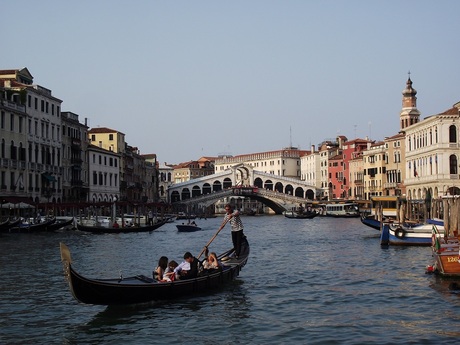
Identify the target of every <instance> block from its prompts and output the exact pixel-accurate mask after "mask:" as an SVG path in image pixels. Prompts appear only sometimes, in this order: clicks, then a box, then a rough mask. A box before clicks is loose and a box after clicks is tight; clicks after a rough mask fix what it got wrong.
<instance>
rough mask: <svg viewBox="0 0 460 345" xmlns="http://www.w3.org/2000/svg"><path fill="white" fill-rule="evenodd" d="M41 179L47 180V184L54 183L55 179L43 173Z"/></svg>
mask: <svg viewBox="0 0 460 345" xmlns="http://www.w3.org/2000/svg"><path fill="white" fill-rule="evenodd" d="M42 177H43V178H44V179H47V180H48V181H49V182H56V178H55V177H54V176H53V175H50V174H47V173H43V174H42Z"/></svg>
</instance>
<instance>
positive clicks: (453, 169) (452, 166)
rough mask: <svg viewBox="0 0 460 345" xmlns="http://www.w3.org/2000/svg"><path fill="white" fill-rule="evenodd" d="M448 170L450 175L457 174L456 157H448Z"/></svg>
mask: <svg viewBox="0 0 460 345" xmlns="http://www.w3.org/2000/svg"><path fill="white" fill-rule="evenodd" d="M449 168H450V174H451V175H455V174H457V156H456V155H450V157H449Z"/></svg>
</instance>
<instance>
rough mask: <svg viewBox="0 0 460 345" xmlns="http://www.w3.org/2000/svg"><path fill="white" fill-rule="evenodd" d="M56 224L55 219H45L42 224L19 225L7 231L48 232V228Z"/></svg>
mask: <svg viewBox="0 0 460 345" xmlns="http://www.w3.org/2000/svg"><path fill="white" fill-rule="evenodd" d="M55 222H56V218H55V217H53V218H49V219H45V220H43V221H42V222H39V223H35V224H31V223H19V224H17V225H16V226H14V227H11V228H10V229H9V231H10V232H42V231H48V227H49V226H50V225H52V224H54V223H55Z"/></svg>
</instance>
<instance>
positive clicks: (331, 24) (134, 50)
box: [0, 0, 460, 163]
mask: <svg viewBox="0 0 460 345" xmlns="http://www.w3.org/2000/svg"><path fill="white" fill-rule="evenodd" d="M1 8H2V19H1V21H0V30H1V33H2V35H1V36H2V38H1V53H0V69H14V68H22V67H27V68H28V69H29V70H30V72H31V73H32V75H33V76H34V78H35V79H34V81H35V83H37V84H40V85H42V86H44V87H47V88H50V89H51V90H52V91H53V95H54V96H56V97H58V98H60V99H62V100H63V105H62V110H64V111H72V112H74V113H77V114H79V115H80V118H81V122H83V121H84V118H85V117H87V118H88V121H89V125H90V126H91V127H98V126H100V127H110V128H113V129H116V130H119V131H121V132H123V133H125V134H126V140H127V142H128V143H129V144H130V145H132V146H137V147H139V148H140V150H141V153H145V154H146V153H156V154H157V155H158V159H159V160H160V161H162V162H165V161H166V162H168V163H180V162H184V161H188V160H192V159H198V158H199V157H201V156H216V155H218V154H222V153H231V154H233V155H238V154H244V153H252V152H261V151H269V150H277V149H281V148H283V147H286V146H289V145H290V144H291V143H292V145H294V146H298V147H300V148H301V149H309V148H310V145H311V144H315V145H317V144H318V143H320V142H321V141H323V140H324V139H326V138H335V137H336V136H337V135H338V134H340V135H345V136H347V137H348V138H349V139H353V138H355V137H360V138H363V137H365V136H370V137H371V139H375V140H381V139H383V138H384V137H385V136H391V135H394V134H396V133H397V132H398V130H399V122H398V117H399V112H400V110H401V100H402V95H401V91H402V90H403V89H404V87H405V83H406V80H407V76H408V75H407V72H408V71H409V70H410V71H411V79H412V81H413V83H414V84H413V86H414V88H415V89H416V90H417V91H418V94H417V96H418V104H417V105H418V108H419V110H420V111H421V112H422V117H425V116H429V115H433V114H436V113H440V112H442V111H444V110H446V109H448V108H450V107H451V106H452V105H453V104H454V103H456V102H458V101H460V92H459V85H460V84H459V81H460V68H459V61H460V44H459V43H460V42H459V41H460V20H459V19H458V14H459V13H460V1H457V0H452V1H431V0H430V1H423V0H417V1H415V0H413V1H411V0H404V1H402V0H401V1H399V0H398V1H396V0H394V1H392V0H389V1H369V0H363V1H353V0H347V1H338V0H337V1H329V0H321V1H320V0H317V1H289V0H285V1H267V0H265V1H235V0H233V1H190V0H188V1H153V0H151V1H147V0H146V1H113V0H112V1H82V0H80V1H73V2H69V1H45V0H40V1H3V2H2V4H1Z"/></svg>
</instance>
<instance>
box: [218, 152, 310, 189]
mask: <svg viewBox="0 0 460 345" xmlns="http://www.w3.org/2000/svg"><path fill="white" fill-rule="evenodd" d="M309 153H310V151H307V150H299V149H298V148H296V147H287V148H284V149H282V150H276V151H266V152H259V153H249V154H243V155H238V156H219V157H218V158H217V159H216V161H215V173H216V174H217V173H219V172H222V171H224V170H227V169H230V168H231V167H233V166H235V165H237V164H243V163H244V164H247V165H250V166H252V167H253V168H254V170H257V171H260V172H264V173H268V174H272V175H277V176H285V177H290V178H295V179H299V180H300V177H301V168H300V158H301V157H302V156H304V155H306V154H309ZM237 174H238V176H237V179H238V180H240V181H243V184H249V181H246V180H245V177H244V176H241V172H239V171H238V172H237Z"/></svg>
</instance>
